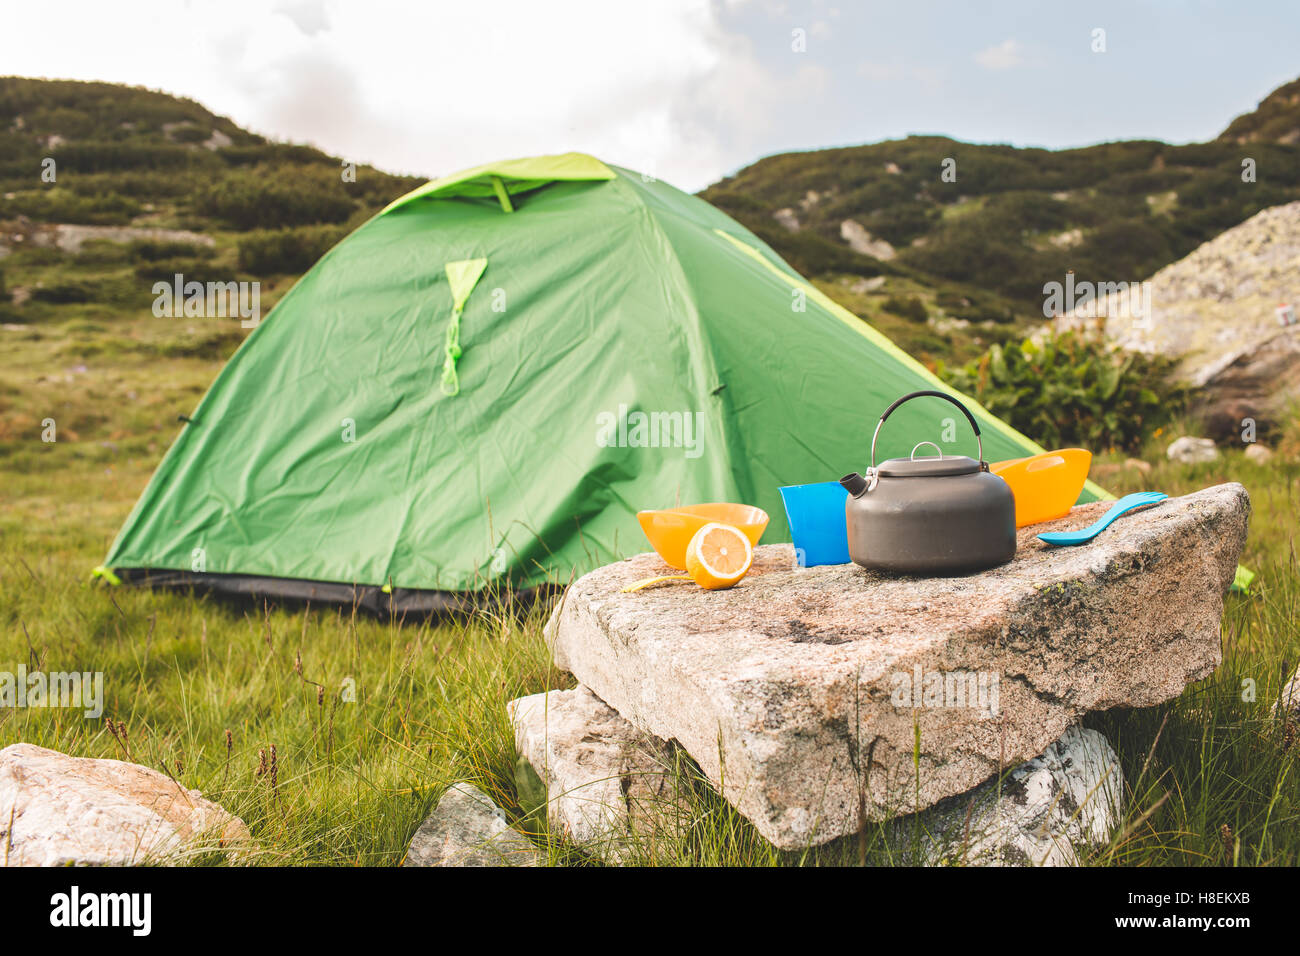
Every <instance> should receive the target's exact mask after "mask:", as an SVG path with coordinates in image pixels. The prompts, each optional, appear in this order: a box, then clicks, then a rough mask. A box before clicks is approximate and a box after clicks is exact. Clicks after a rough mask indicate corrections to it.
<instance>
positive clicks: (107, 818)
mask: <svg viewBox="0 0 1300 956" xmlns="http://www.w3.org/2000/svg"><path fill="white" fill-rule="evenodd" d="M249 846H250V840H249V833H248V828H247V827H246V826H245V825H244V822H243V821H242V820H240V819H239V818H238V817H236V816H233V815H231V814H230V813H228V812H226V810H224V809H223V808H222V807H221V806H219V805H218V804H215V803H213V802H212V801H210V800H207V799H205V798H204V797H203V795H202V794H201V793H199V791H197V790H187V789H185V788H184V787H182V786H180V785H179V784H177V783H176V782H175V781H174V780H172V779H171V778H170V777H168V776H166V775H165V774H161V773H159V772H158V771H157V770H152V769H150V768H149V767H143V766H141V765H140V764H134V763H126V762H124V761H121V760H103V759H96V758H86V757H69V756H68V755H67V754H62V753H59V752H58V751H57V750H46V749H45V748H44V747H37V746H35V745H34V744H13V745H11V746H9V747H6V748H5V749H4V750H0V861H2V862H3V863H4V864H5V865H8V866H67V865H108V866H124V865H129V864H137V863H176V862H181V861H183V860H185V859H186V858H192V857H194V856H195V855H197V854H201V853H204V852H212V851H220V852H228V851H240V850H242V849H247V848H248V847H249Z"/></svg>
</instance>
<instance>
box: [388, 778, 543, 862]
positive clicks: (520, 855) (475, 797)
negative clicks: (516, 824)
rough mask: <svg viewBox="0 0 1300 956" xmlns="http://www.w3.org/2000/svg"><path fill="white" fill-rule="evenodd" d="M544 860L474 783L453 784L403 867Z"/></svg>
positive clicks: (417, 837) (422, 826) (413, 843)
mask: <svg viewBox="0 0 1300 956" xmlns="http://www.w3.org/2000/svg"><path fill="white" fill-rule="evenodd" d="M543 862H545V858H544V857H543V856H542V854H541V853H540V852H539V851H538V849H537V847H535V846H534V845H533V843H532V841H531V840H529V839H528V837H526V836H524V834H522V833H520V832H519V831H518V830H515V829H513V828H512V827H511V826H510V824H509V823H508V822H507V821H506V815H505V811H503V810H502V809H501V808H500V807H498V806H497V805H496V804H495V803H493V802H492V798H491V797H489V796H488V795H487V794H486V793H484V792H483V791H482V790H480V789H479V788H478V787H476V786H474V785H473V784H472V783H463V782H462V783H454V784H452V785H451V786H450V787H448V788H447V791H446V793H444V794H443V795H442V797H441V799H439V800H438V805H437V807H435V808H434V811H433V813H431V814H429V816H428V818H427V819H426V820H425V821H424V822H423V823H422V824H420V828H419V829H418V830H416V831H415V836H413V837H412V838H411V845H410V846H409V847H408V848H407V851H406V858H405V859H404V860H403V861H402V865H403V866H540V865H542V863H543Z"/></svg>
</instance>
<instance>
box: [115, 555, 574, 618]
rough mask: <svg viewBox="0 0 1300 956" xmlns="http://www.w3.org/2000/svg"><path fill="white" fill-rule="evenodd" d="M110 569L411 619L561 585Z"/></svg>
mask: <svg viewBox="0 0 1300 956" xmlns="http://www.w3.org/2000/svg"><path fill="white" fill-rule="evenodd" d="M114 573H116V574H117V576H118V577H119V578H121V579H122V581H123V583H127V584H132V585H138V586H141V587H149V588H153V589H155V590H158V589H167V590H181V591H195V592H200V593H206V594H213V595H216V596H218V597H223V598H230V599H233V600H236V601H242V602H247V603H255V604H261V603H262V602H263V601H273V602H275V603H277V604H312V605H328V606H341V607H345V608H354V607H355V608H356V609H357V610H358V611H364V612H367V613H369V614H373V615H376V616H378V617H397V618H402V617H405V618H414V619H419V618H424V617H429V616H439V617H442V616H452V615H456V614H470V613H473V612H474V611H478V610H482V609H485V608H495V609H504V608H508V609H510V610H512V611H517V612H524V611H527V610H529V609H530V608H532V607H533V606H534V605H536V604H537V603H538V602H540V601H544V600H546V599H547V598H550V597H553V596H555V595H557V594H559V593H560V592H561V591H562V590H563V587H562V586H561V585H542V586H540V587H532V588H525V589H523V590H518V591H515V590H506V589H496V590H483V591H431V590H424V589H421V588H393V589H392V590H391V591H384V589H383V588H377V587H373V586H370V585H358V584H339V583H336V582H332V581H306V580H302V579H299V578H269V577H261V576H259V575H254V574H209V573H200V572H194V571H167V570H160V569H157V568H115V569H114Z"/></svg>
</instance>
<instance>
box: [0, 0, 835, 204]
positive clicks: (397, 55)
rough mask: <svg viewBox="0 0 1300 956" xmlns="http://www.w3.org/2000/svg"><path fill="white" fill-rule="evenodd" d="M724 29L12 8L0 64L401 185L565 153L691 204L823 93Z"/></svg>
mask: <svg viewBox="0 0 1300 956" xmlns="http://www.w3.org/2000/svg"><path fill="white" fill-rule="evenodd" d="M718 17H719V10H718V8H716V7H715V6H714V5H713V4H711V3H710V2H708V0H662V2H659V3H655V4H621V3H608V2H604V0H573V2H570V3H568V4H567V5H566V6H565V7H564V8H563V9H562V10H559V11H557V10H556V9H553V8H552V7H550V6H549V5H546V4H539V3H536V2H534V0H476V2H474V3H468V4H401V3H397V2H395V0H368V2H366V3H356V2H336V0H282V2H280V3H279V4H277V5H275V6H271V5H267V4H265V3H259V2H256V0H228V2H222V3H208V2H202V0H191V2H184V3H177V2H164V0H159V2H143V0H141V2H135V3H121V4H103V3H102V2H98V0H69V2H66V3H65V4H63V5H62V6H61V7H60V12H59V15H58V16H57V17H52V16H50V13H49V10H48V8H44V7H42V6H41V5H39V4H23V5H12V6H11V7H10V8H9V10H8V12H7V13H6V26H5V30H4V31H3V35H0V63H4V72H6V73H14V74H19V75H26V76H48V77H60V78H69V79H85V80H107V81H111V82H121V83H131V84H139V85H144V86H149V87H152V88H155V89H161V90H165V91H167V92H170V93H175V94H178V95H182V96H188V97H191V98H193V99H196V100H198V101H199V102H200V103H202V104H204V105H205V106H207V107H208V108H210V109H212V110H213V111H215V112H218V113H222V114H225V115H228V116H230V117H231V118H232V119H234V120H235V121H236V122H237V123H239V124H241V125H243V126H245V127H247V128H250V129H253V130H255V131H257V132H260V133H263V134H265V135H269V136H273V137H275V138H283V139H290V140H294V141H307V142H311V143H313V144H315V145H317V146H319V147H321V148H322V149H325V150H327V151H329V152H332V153H336V154H339V155H341V156H343V157H345V158H347V159H350V160H356V161H361V162H368V163H373V164H375V165H378V166H380V167H381V168H384V169H390V170H394V171H398V172H411V173H417V174H422V175H429V176H437V175H442V174H445V173H448V172H451V171H454V170H456V169H459V168H462V167H465V166H470V165H474V164H477V163H481V162H486V161H488V160H491V159H498V158H504V157H511V156H526V155H532V154H536V153H547V152H563V151H566V150H570V149H575V150H581V151H585V152H590V153H593V154H594V155H597V156H599V157H601V158H602V159H605V160H607V161H609V162H613V163H617V164H619V165H625V166H630V167H632V168H647V167H652V168H653V171H654V173H655V174H656V175H657V176H659V177H660V178H663V179H665V180H667V181H669V182H672V183H674V184H675V185H678V186H680V187H682V188H686V189H698V188H700V187H702V186H704V185H706V184H707V183H709V182H711V181H713V180H714V179H716V178H718V176H720V175H721V174H722V173H723V172H725V171H727V170H729V169H730V168H733V167H735V166H737V165H739V164H741V163H742V162H746V161H749V160H751V159H752V158H753V153H752V152H747V151H746V150H747V149H749V148H752V146H753V144H754V143H756V142H757V141H758V139H759V137H760V136H761V135H762V133H763V131H764V130H767V129H770V128H771V127H772V126H773V125H774V124H778V123H780V122H781V118H782V111H783V110H788V109H794V108H796V106H797V104H798V102H799V97H801V96H806V95H809V94H810V93H815V92H816V91H817V90H818V89H821V88H824V85H825V83H826V82H827V76H826V70H825V69H824V68H821V67H816V66H803V67H802V68H799V67H791V70H792V73H791V75H788V76H783V77H776V76H773V75H772V74H771V73H770V72H769V71H768V70H766V69H765V68H764V67H763V66H762V65H761V64H760V63H759V61H758V59H757V58H756V57H755V55H754V52H753V50H752V49H751V48H750V46H749V44H748V42H747V41H743V40H741V39H739V38H737V37H734V36H730V35H728V34H726V33H725V32H724V31H723V30H722V29H721V27H720V26H719V23H718Z"/></svg>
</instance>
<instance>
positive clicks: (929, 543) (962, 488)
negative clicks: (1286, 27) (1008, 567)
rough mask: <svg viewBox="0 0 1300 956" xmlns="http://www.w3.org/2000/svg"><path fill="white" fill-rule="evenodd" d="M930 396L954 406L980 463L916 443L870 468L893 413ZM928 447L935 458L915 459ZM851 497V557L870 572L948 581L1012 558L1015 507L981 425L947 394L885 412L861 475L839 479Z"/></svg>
mask: <svg viewBox="0 0 1300 956" xmlns="http://www.w3.org/2000/svg"><path fill="white" fill-rule="evenodd" d="M922 396H933V397H934V398H942V399H944V400H945V401H949V402H952V404H954V405H956V406H957V407H958V408H959V409H961V412H962V414H963V415H965V416H966V420H967V421H968V422H970V426H971V429H972V430H973V431H974V432H975V440H976V442H977V443H978V446H979V460H978V461H976V460H974V459H971V458H967V457H966V456H964V455H956V456H947V457H945V456H944V454H943V451H942V449H940V448H939V446H938V445H936V444H935V443H934V442H931V441H922V442H919V443H917V445H916V446H915V447H914V448H913V449H912V454H911V456H910V457H908V458H891V459H889V460H888V461H885V462H882V463H881V464H880V467H876V439H877V438H878V437H879V436H880V429H881V427H882V426H883V425H884V424H885V420H886V419H887V418H889V416H890V414H892V413H893V411H894V409H896V408H898V406H900V405H902V404H903V403H904V402H907V401H910V400H911V399H914V398H920V397H922ZM923 445H931V446H933V448H934V449H935V451H937V452H939V454H938V456H937V457H924V458H917V457H916V451H917V449H918V448H920V447H921V446H923ZM840 484H841V485H843V486H844V487H845V489H846V490H847V491H848V493H849V497H848V500H847V502H846V503H845V506H844V518H845V521H846V523H847V526H848V528H847V530H848V539H849V557H851V558H852V559H853V561H854V563H856V564H859V565H861V566H862V567H864V568H870V569H871V570H874V571H893V572H897V573H901V574H920V575H946V574H959V573H963V572H970V571H981V570H984V569H986V568H991V567H996V566H997V565H999V564H1005V563H1006V562H1008V561H1010V560H1011V559H1012V557H1014V556H1015V553H1016V501H1015V497H1014V495H1013V494H1012V492H1011V486H1010V485H1008V484H1007V483H1006V482H1005V481H1003V480H1002V479H1001V478H999V477H998V476H997V475H994V474H990V472H989V466H988V462H986V461H985V460H984V440H983V438H982V437H981V436H980V429H979V425H978V424H977V423H976V421H975V416H973V415H972V414H971V413H970V412H969V411H968V410H967V409H966V406H965V405H963V404H962V403H961V402H959V401H957V400H956V399H955V398H953V397H952V396H951V395H949V394H947V393H946V392H939V391H933V390H924V391H919V392H911V393H909V394H907V395H904V396H903V397H902V398H900V399H898V401H896V402H894V404H892V405H890V406H889V407H888V408H887V409H885V413H884V414H883V415H881V416H880V421H879V422H877V423H876V431H875V434H873V435H872V436H871V467H870V468H868V469H867V471H866V474H863V475H859V474H856V473H853V474H848V475H845V476H844V477H843V478H841V479H840Z"/></svg>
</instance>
